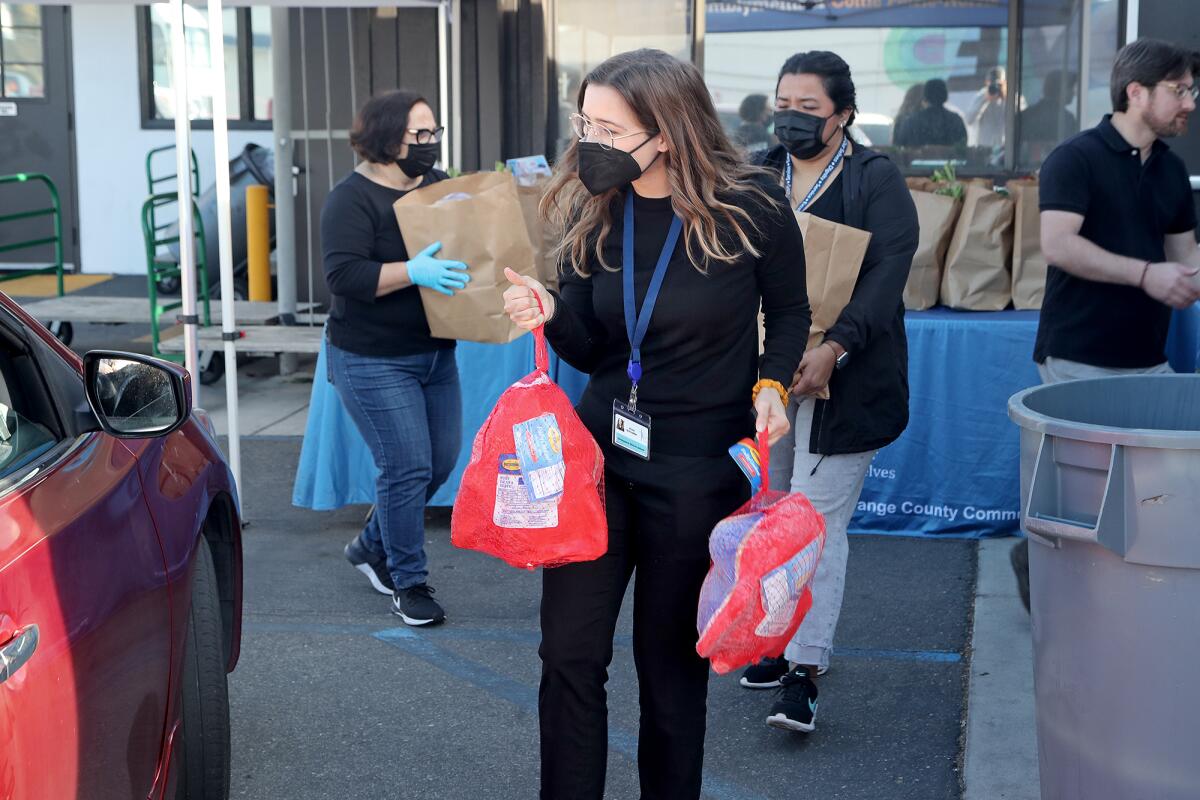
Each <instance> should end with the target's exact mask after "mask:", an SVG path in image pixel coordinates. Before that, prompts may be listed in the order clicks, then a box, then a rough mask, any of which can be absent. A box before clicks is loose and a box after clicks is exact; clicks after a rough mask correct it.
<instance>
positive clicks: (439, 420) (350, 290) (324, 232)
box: [321, 89, 470, 625]
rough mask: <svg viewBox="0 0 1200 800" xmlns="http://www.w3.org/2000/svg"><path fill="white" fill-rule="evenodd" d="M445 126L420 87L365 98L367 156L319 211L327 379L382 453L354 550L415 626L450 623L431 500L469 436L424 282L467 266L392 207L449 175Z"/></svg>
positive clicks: (360, 147)
mask: <svg viewBox="0 0 1200 800" xmlns="http://www.w3.org/2000/svg"><path fill="white" fill-rule="evenodd" d="M442 132H443V128H442V127H441V126H439V125H438V124H437V120H436V119H435V118H434V115H433V109H432V108H430V106H429V104H428V103H427V102H426V101H425V100H424V99H423V98H422V97H421V96H420V95H418V94H416V93H415V92H410V91H407V90H404V89H398V90H395V91H391V92H388V93H386V94H382V95H379V96H377V97H374V98H372V99H371V100H368V101H367V103H366V105H364V106H363V108H362V110H361V111H360V112H359V114H358V118H357V119H356V120H355V122H354V127H353V129H352V130H351V132H350V146H351V147H353V148H354V151H355V152H356V153H357V154H358V156H359V157H360V158H361V159H362V161H361V162H360V163H359V165H358V166H357V167H355V168H354V171H353V172H351V173H350V174H349V175H347V176H346V177H345V178H343V179H342V180H341V182H339V183H338V184H337V185H336V186H335V187H333V191H332V192H330V194H329V197H328V198H327V199H326V201H325V206H324V208H323V209H322V211H321V248H322V255H323V257H324V262H325V281H326V283H327V284H328V286H329V291H330V293H331V294H332V303H331V308H330V314H329V323H328V326H327V331H328V343H327V344H328V362H329V381H330V383H332V384H333V385H334V387H335V388H336V390H337V392H338V395H339V396H340V397H341V399H342V402H343V403H344V404H345V406H346V409H347V411H348V412H349V413H350V416H351V417H352V418H353V420H354V424H355V425H356V426H357V427H358V430H359V432H360V433H362V436H363V439H364V440H366V443H367V446H368V447H370V449H371V454H372V456H373V457H374V460H375V466H376V468H377V469H378V471H379V477H378V479H377V480H376V483H375V501H376V509H375V513H374V514H372V515H371V517H370V519H369V520H368V522H367V524H366V527H365V528H364V530H363V531H362V533H361V534H359V535H358V536H357V537H355V539H354V540H353V541H352V542H350V543H349V544H348V545H346V549H345V554H346V558H347V559H348V560H349V561H350V563H351V564H353V565H354V566H355V568H357V569H358V570H359V571H361V572H362V573H363V574H364V575H366V577H367V578H368V579H369V580H370V581H371V584H372V585H373V586H374V587H375V589H376V590H377V591H380V592H382V593H385V594H390V595H391V596H392V613H394V614H396V615H397V616H399V617H400V618H401V619H403V620H404V622H406V623H407V624H409V625H430V624H436V623H439V622H441V621H442V620H443V619H444V618H445V614H444V612H443V610H442V608H441V606H440V605H439V604H438V603H437V601H436V600H434V599H433V597H432V594H433V589H432V588H431V587H430V586H429V584H428V582H427V580H426V576H427V574H428V572H427V570H426V563H425V525H424V520H425V503H426V502H427V500H428V499H429V497H431V496H432V495H433V493H434V492H435V491H437V489H438V487H439V486H441V484H442V483H443V482H444V481H445V480H446V478H447V476H449V474H450V471H451V469H452V468H453V466H454V462H455V459H456V458H457V456H458V450H459V446H460V444H461V441H462V414H461V408H462V398H461V396H460V394H459V384H458V368H457V366H456V364H455V361H454V342H453V341H450V340H447V339H435V338H433V337H432V336H430V335H429V322H428V320H427V319H426V318H425V310H424V307H423V306H422V305H421V296H420V294H419V292H418V289H417V287H418V286H424V287H427V288H429V289H433V290H434V291H438V292H441V293H442V294H447V295H453V294H454V292H455V291H456V290H458V289H462V288H463V287H465V286H466V285H467V282H468V281H469V280H470V278H469V277H468V275H467V272H466V269H467V267H466V265H465V264H463V263H461V262H458V261H446V260H443V259H440V258H438V257H437V254H438V250H439V249H440V248H441V243H439V242H435V243H434V244H431V245H429V246H428V247H426V248H425V249H424V250H422V251H421V252H420V253H416V254H412V253H409V251H408V248H407V247H406V246H405V244H404V237H403V236H401V234H400V227H399V225H398V223H397V222H396V215H395V213H394V212H393V210H392V204H393V203H395V202H396V201H397V200H398V199H400V198H401V197H403V196H404V195H405V194H407V193H408V192H411V191H412V190H413V189H417V188H419V187H421V186H428V185H429V184H431V183H436V182H437V181H440V180H445V179H446V178H447V177H448V176H447V175H446V173H444V172H442V171H441V170H438V169H434V166H433V165H434V163H435V162H436V161H437V158H438V153H439V150H440V144H439V143H440V142H441V138H442Z"/></svg>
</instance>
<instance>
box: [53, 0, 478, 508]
mask: <svg viewBox="0 0 1200 800" xmlns="http://www.w3.org/2000/svg"><path fill="white" fill-rule="evenodd" d="M34 2H35V3H38V4H41V5H62V3H47V2H45V0H34ZM117 2H121V0H117ZM75 4H80V5H87V4H105V5H111V4H113V0H77V1H76V3H71V5H75ZM122 4H125V5H130V6H133V5H140V4H139V3H135V2H124V3H122ZM163 5H168V6H169V7H170V11H171V72H172V75H173V76H174V80H173V83H174V87H173V88H174V92H175V108H176V109H186V108H188V107H189V106H188V93H189V86H188V69H187V43H186V38H185V30H184V19H185V17H184V6H185V3H184V1H183V0H169V2H166V3H163ZM186 5H193V6H201V5H202V4H201V3H199V2H193V3H187V4H186ZM206 5H207V9H208V21H207V24H208V34H209V37H208V39H209V47H210V58H211V66H212V71H213V74H214V75H225V48H224V41H225V34H224V16H223V14H222V11H223V9H224V8H225V7H227V6H228V7H236V6H250V5H255V6H259V5H261V6H273V7H276V8H281V9H288V8H330V7H336V8H351V7H361V8H379V7H381V6H386V7H388V8H428V9H437V12H438V95H439V97H438V99H439V107H440V108H441V109H443V111H442V114H443V116H445V115H446V111H445V109H447V108H448V106H447V101H448V100H449V101H451V103H452V105H453V112H452V113H450V115H449V116H450V124H449V126H448V127H449V130H450V136H449V137H448V138H447V139H443V140H442V163H443V164H446V165H455V166H457V165H458V163H459V160H460V158H461V152H462V150H461V148H462V145H461V142H462V138H461V127H460V126H461V118H462V114H461V107H460V106H461V100H460V97H461V92H460V89H461V76H460V73H459V69H458V58H457V55H456V56H455V58H453V59H451V58H450V57H449V54H448V52H447V51H448V50H449V49H451V48H448V47H447V43H448V41H447V40H448V35H449V37H452V38H451V39H450V42H451V43H452V49H453V52H454V53H455V54H457V53H458V52H459V50H458V47H459V31H460V26H459V20H460V18H461V17H460V6H461V0H392V2H386V3H380V2H379V0H337V2H334V0H323V1H322V0H206ZM273 24H274V18H273ZM284 32H285V33H286V28H285V31H284ZM81 35H86V32H84V33H82V34H81ZM285 38H286V37H285ZM273 80H274V82H275V85H274V96H275V97H276V98H284V97H290V94H291V86H290V80H289V70H288V69H275V70H273ZM210 89H211V91H212V112H213V150H214V157H215V161H216V174H217V236H218V245H219V253H220V268H221V272H220V286H221V314H222V317H221V318H222V339H223V340H224V357H225V365H226V371H225V398H226V407H227V419H228V428H229V430H228V433H229V463H230V467H231V469H232V470H233V474H234V479H235V481H236V482H237V486H238V488H239V491H240V489H241V486H242V480H241V477H242V476H241V469H242V467H241V435H240V428H239V420H238V376H237V358H236V355H235V351H234V342H235V341H236V340H237V336H238V335H237V321H236V320H235V318H234V304H233V303H234V291H233V286H234V277H233V244H232V241H233V238H232V220H231V217H230V205H231V203H230V200H231V198H230V195H231V191H230V180H229V124H228V102H227V92H226V86H225V81H224V80H213V81H211V86H210ZM452 90H453V93H451V91H452ZM281 105H282V104H281ZM290 125H291V119H290V118H283V119H276V120H274V124H273V129H274V132H275V136H274V140H275V151H276V160H275V163H276V165H277V166H276V170H275V171H276V174H277V176H279V175H283V176H284V177H285V179H286V181H287V183H288V184H290V181H291V174H290V171H291V170H290V168H291V135H290ZM190 133H191V124H190V121H189V120H188V118H187V115H186V114H176V115H175V155H176V175H177V177H178V180H177V181H176V183H177V187H178V194H179V206H178V207H179V208H180V209H185V208H188V207H189V206H190V204H191V198H190V192H191V187H190V180H189V179H190V175H191V166H190V156H189V154H190V153H191V136H190ZM281 153H282V154H283V157H281ZM277 185H280V184H277ZM285 208H287V209H289V210H290V208H291V204H290V203H287V204H286V205H285ZM278 211H279V209H278V208H277V212H278ZM281 216H282V215H281ZM276 230H277V236H278V238H280V239H281V240H282V239H283V238H284V237H289V236H291V235H292V231H293V230H294V221H293V220H292V219H285V218H281V219H279V220H278V221H277V226H276ZM179 238H180V253H179V260H180V269H181V272H182V276H181V282H182V294H183V296H182V300H183V313H182V315H181V317H180V320H181V322H182V323H183V325H184V343H185V345H184V346H185V350H184V352H185V358H184V361H185V364H186V366H187V369H188V372H190V373H191V375H192V392H193V396H194V398H195V400H196V403H197V405H198V404H199V399H200V381H199V374H198V372H197V361H198V357H199V353H198V347H197V329H198V327H199V324H200V319H199V316H198V315H197V310H196V255H195V251H194V238H193V220H192V215H191V214H182V213H181V214H180V215H179ZM289 252H290V248H289ZM288 270H291V271H292V272H294V270H295V265H294V263H285V262H283V261H282V260H281V261H280V262H279V271H280V274H281V275H282V274H283V273H284V272H286V271H288ZM280 284H281V285H280V296H279V306H280V311H281V313H283V314H291V315H293V316H294V315H295V311H296V293H295V281H294V280H288V281H281V282H280ZM288 294H290V297H289V296H286V295H288Z"/></svg>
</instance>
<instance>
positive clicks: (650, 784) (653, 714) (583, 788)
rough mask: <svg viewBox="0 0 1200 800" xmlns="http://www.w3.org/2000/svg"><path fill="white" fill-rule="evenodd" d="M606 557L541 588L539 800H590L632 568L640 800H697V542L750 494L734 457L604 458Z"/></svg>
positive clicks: (603, 750)
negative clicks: (616, 640) (615, 636)
mask: <svg viewBox="0 0 1200 800" xmlns="http://www.w3.org/2000/svg"><path fill="white" fill-rule="evenodd" d="M608 458H609V461H608V468H607V469H606V470H605V482H606V487H605V489H606V491H605V495H606V504H607V512H608V536H609V542H608V553H607V554H606V555H604V556H602V557H601V558H599V559H597V560H596V561H591V562H588V563H584V564H570V565H567V566H563V567H557V568H555V569H548V570H545V571H544V573H543V579H542V614H541V617H542V645H541V648H540V650H539V655H540V656H541V658H542V681H541V689H540V692H539V697H538V709H539V717H540V722H541V739H542V781H541V798H542V800H601V798H602V797H603V795H604V776H605V767H606V765H607V760H608V704H607V693H606V691H605V688H604V685H605V683H606V682H607V680H608V665H609V663H610V662H611V661H612V655H613V632H614V629H615V627H616V623H617V615H618V614H619V612H620V610H621V601H622V598H623V597H624V595H625V589H626V587H627V586H628V584H629V578H630V575H631V574H632V573H633V572H634V570H635V568H636V572H637V578H636V580H635V581H634V602H633V656H634V663H635V665H636V667H637V674H638V685H639V695H640V699H641V730H640V732H639V740H638V772H639V775H640V778H641V787H642V800H696V798H699V797H700V784H701V777H702V771H703V764H704V728H705V721H706V720H705V716H706V711H707V708H706V704H707V697H708V661H707V660H705V659H701V658H700V657H699V656H698V655H696V639H697V634H696V607H697V602H698V599H699V596H700V585H701V583H703V581H704V576H705V574H706V573H707V571H708V565H709V557H708V536H709V534H710V533H711V532H712V529H713V526H714V525H716V523H717V522H718V521H720V520H721V519H722V518H723V517H726V516H728V515H729V514H730V513H732V512H733V511H734V510H736V509H737V508H738V506H740V505H741V504H742V503H743V502H745V501H746V499H747V498H748V497H749V487H748V484H747V483H746V481H745V479H744V478H743V477H742V475H741V472H739V471H738V468H737V466H736V465H735V464H734V462H733V459H731V458H730V457H729V456H727V455H724V456H720V457H712V458H707V457H703V458H702V457H683V456H667V455H663V454H655V456H654V461H653V462H651V463H646V462H641V461H638V462H637V463H634V460H633V459H632V458H627V457H623V456H621V455H612V454H608Z"/></svg>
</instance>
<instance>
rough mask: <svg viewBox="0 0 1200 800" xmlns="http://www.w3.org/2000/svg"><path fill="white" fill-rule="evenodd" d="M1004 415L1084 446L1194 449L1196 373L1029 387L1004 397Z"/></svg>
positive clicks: (1198, 414)
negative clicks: (1090, 443)
mask: <svg viewBox="0 0 1200 800" xmlns="http://www.w3.org/2000/svg"><path fill="white" fill-rule="evenodd" d="M1008 416H1009V418H1010V419H1011V420H1012V421H1013V422H1015V423H1016V424H1017V425H1019V426H1021V427H1022V428H1025V429H1028V430H1032V431H1036V432H1038V433H1044V434H1049V435H1052V436H1065V437H1069V438H1072V439H1079V440H1081V441H1086V442H1099V443H1103V444H1122V445H1130V446H1134V447H1159V448H1166V449H1173V450H1192V449H1200V374H1197V375H1122V376H1119V377H1111V378H1094V379H1090V380H1082V381H1069V382H1067V383H1056V384H1050V385H1047V386H1035V387H1033V388H1031V389H1026V390H1024V391H1021V392H1018V393H1017V394H1015V395H1013V396H1012V397H1011V398H1009V401H1008Z"/></svg>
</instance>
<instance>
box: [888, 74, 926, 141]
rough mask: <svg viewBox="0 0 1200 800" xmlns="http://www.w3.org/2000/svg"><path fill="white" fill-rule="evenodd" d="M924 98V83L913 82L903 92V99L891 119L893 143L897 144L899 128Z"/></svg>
mask: <svg viewBox="0 0 1200 800" xmlns="http://www.w3.org/2000/svg"><path fill="white" fill-rule="evenodd" d="M924 100H925V84H923V83H914V84H913V85H912V86H910V87H908V91H907V92H905V93H904V99H903V100H902V101H901V102H900V108H899V109H898V110H897V111H896V118H895V120H893V121H892V143H893V144H899V142H898V141H897V136H898V135H899V131H900V128H901V127H903V126H904V124H905V123H906V122H908V120H910V119H912V118H913V116H915V115H916V113H917V112H918V111H920V110H921V108H922V103H923V102H924Z"/></svg>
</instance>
